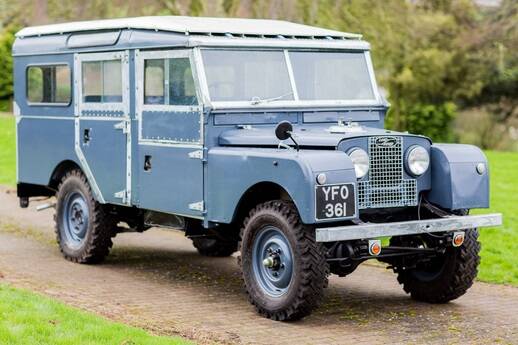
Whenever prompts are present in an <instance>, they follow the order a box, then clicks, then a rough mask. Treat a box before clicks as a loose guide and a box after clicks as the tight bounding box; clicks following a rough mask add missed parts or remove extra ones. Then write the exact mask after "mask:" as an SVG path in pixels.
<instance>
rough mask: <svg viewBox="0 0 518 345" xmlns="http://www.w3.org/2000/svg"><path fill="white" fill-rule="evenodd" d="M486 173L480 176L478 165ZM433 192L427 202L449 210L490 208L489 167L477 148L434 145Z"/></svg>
mask: <svg viewBox="0 0 518 345" xmlns="http://www.w3.org/2000/svg"><path fill="white" fill-rule="evenodd" d="M479 163H482V164H484V166H485V172H484V173H482V174H480V173H478V172H477V164H479ZM431 169H432V189H431V191H430V192H429V193H428V200H429V201H430V202H432V203H434V204H436V205H439V206H441V207H442V208H445V209H449V210H460V209H471V208H487V207H489V167H488V164H487V159H486V156H485V155H484V153H483V152H482V151H481V150H480V149H479V148H478V147H476V146H473V145H463V144H435V145H432V148H431Z"/></svg>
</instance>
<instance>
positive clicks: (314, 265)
mask: <svg viewBox="0 0 518 345" xmlns="http://www.w3.org/2000/svg"><path fill="white" fill-rule="evenodd" d="M240 249H241V260H240V263H241V270H242V274H243V279H244V283H245V289H246V291H247V293H248V296H249V299H250V302H251V303H252V304H253V305H254V306H255V307H256V309H257V311H258V312H259V313H260V314H262V315H264V316H266V317H268V318H270V319H274V320H279V321H285V320H296V319H300V318H302V317H304V316H306V315H309V314H310V313H311V311H312V310H313V309H314V308H316V307H317V305H318V303H319V302H320V300H321V298H322V296H323V290H324V287H326V286H327V276H328V274H329V267H328V265H327V262H326V259H325V255H324V250H323V246H322V245H321V244H319V243H317V242H316V241H315V229H314V228H313V227H310V226H306V225H304V224H302V222H301V220H300V217H299V214H298V212H297V209H296V208H295V206H294V205H293V203H291V202H287V201H281V200H277V201H269V202H265V203H263V204H260V205H258V206H257V207H255V208H254V209H253V210H252V211H251V212H250V214H249V216H248V217H247V218H246V219H245V221H244V226H243V228H242V230H241V243H240Z"/></svg>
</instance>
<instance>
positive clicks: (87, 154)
mask: <svg viewBox="0 0 518 345" xmlns="http://www.w3.org/2000/svg"><path fill="white" fill-rule="evenodd" d="M128 56H129V55H128V52H127V51H120V52H109V53H95V54H76V56H75V68H74V85H75V107H76V119H75V131H76V133H75V150H76V154H77V156H78V158H79V160H80V162H81V165H82V168H83V171H84V172H85V173H86V175H87V177H88V180H89V182H90V185H91V187H92V189H93V192H94V193H95V194H96V196H97V198H98V200H99V201H101V202H106V203H114V204H121V205H129V204H130V200H131V170H130V167H131V156H130V155H129V154H128V153H129V152H130V148H131V128H130V114H129V67H128Z"/></svg>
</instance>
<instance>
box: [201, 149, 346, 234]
mask: <svg viewBox="0 0 518 345" xmlns="http://www.w3.org/2000/svg"><path fill="white" fill-rule="evenodd" d="M207 164H208V168H207V175H208V178H207V183H208V185H207V186H206V205H207V219H208V220H209V221H211V222H217V223H230V222H231V221H232V218H233V216H234V213H235V210H236V208H237V207H238V204H239V201H240V200H241V197H242V196H243V195H244V193H245V192H246V191H247V190H248V189H249V188H251V187H252V186H254V185H256V184H258V183H261V182H271V183H275V184H277V185H279V186H281V187H282V188H284V190H285V191H286V192H287V193H288V194H289V195H290V197H291V198H292V200H293V202H294V203H295V206H296V207H297V209H298V211H299V214H300V216H301V219H302V221H303V222H304V223H306V224H313V223H315V222H316V221H315V198H314V193H315V183H316V182H315V181H316V175H317V174H319V173H321V172H326V174H327V183H330V184H331V183H344V182H356V177H355V174H354V166H353V164H352V162H351V160H350V158H349V156H347V155H346V154H345V153H344V152H342V151H334V150H302V151H299V152H297V151H294V150H287V149H270V148H243V147H216V148H213V149H211V150H209V152H208V159H207Z"/></svg>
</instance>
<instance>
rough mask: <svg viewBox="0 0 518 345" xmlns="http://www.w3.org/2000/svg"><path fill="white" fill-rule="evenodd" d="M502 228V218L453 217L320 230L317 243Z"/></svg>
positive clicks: (480, 216)
mask: <svg viewBox="0 0 518 345" xmlns="http://www.w3.org/2000/svg"><path fill="white" fill-rule="evenodd" d="M499 225H502V214H500V213H494V214H484V215H477V216H449V217H444V218H437V219H426V220H412V221H407V222H394V223H365V224H359V225H348V226H338V227H332V228H317V229H316V240H317V242H336V241H349V240H359V239H372V238H378V237H390V236H404V235H416V234H423V233H430V232H445V231H454V230H466V229H472V228H483V227H492V226H499Z"/></svg>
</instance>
